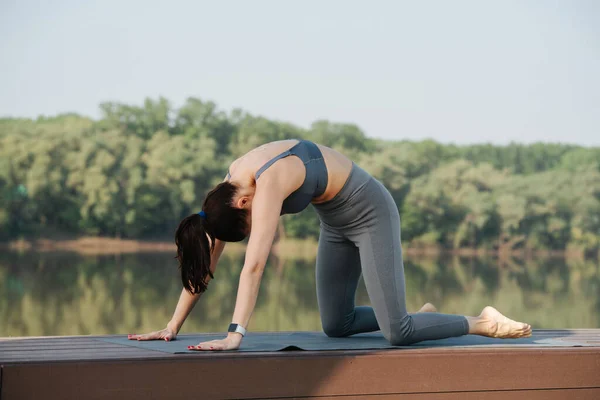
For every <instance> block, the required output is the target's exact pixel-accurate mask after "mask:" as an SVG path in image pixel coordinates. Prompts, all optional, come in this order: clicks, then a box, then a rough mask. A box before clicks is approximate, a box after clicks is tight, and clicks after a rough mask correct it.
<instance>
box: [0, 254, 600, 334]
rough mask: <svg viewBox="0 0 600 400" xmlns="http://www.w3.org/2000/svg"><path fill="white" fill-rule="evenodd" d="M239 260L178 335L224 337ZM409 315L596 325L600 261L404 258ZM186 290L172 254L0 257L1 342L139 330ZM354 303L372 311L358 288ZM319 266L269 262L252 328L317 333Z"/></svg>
mask: <svg viewBox="0 0 600 400" xmlns="http://www.w3.org/2000/svg"><path fill="white" fill-rule="evenodd" d="M242 264H243V255H242V254H238V255H235V254H234V255H228V254H227V253H225V254H224V256H223V257H222V261H221V263H220V265H219V268H218V271H217V274H216V275H215V278H216V279H215V280H214V281H212V282H211V284H210V286H209V290H208V291H207V292H206V293H205V294H204V295H203V296H202V298H201V299H200V301H199V303H198V304H197V306H196V308H195V310H194V311H193V313H192V314H191V316H190V317H189V318H188V321H187V322H186V324H185V325H184V327H183V329H182V332H224V331H225V330H226V328H227V326H228V324H229V322H230V320H231V316H232V313H233V308H234V304H235V296H236V291H237V282H238V278H239V272H240V269H241V266H242ZM405 273H406V285H407V304H408V308H409V310H411V311H414V310H417V309H418V308H419V307H420V306H421V305H422V304H423V303H425V302H432V303H434V304H435V305H436V306H437V307H438V308H439V309H440V311H441V312H446V313H457V314H466V315H476V314H478V313H479V311H480V310H481V309H482V308H483V307H484V306H486V305H488V304H491V305H494V306H496V307H497V308H498V309H499V310H500V311H501V312H503V313H505V314H506V315H508V316H510V317H512V318H514V319H517V320H521V321H525V322H528V323H530V324H531V325H532V326H533V327H534V329H535V328H538V329H542V328H545V329H550V328H552V329H557V328H600V266H599V264H598V261H582V260H569V259H561V258H553V259H537V260H519V259H511V260H503V261H499V260H497V259H493V258H460V257H444V258H422V257H409V258H407V259H406V261H405ZM180 290H181V281H180V279H179V275H178V269H177V264H176V261H175V260H174V259H173V255H172V254H170V253H136V254H126V255H109V256H106V255H103V256H82V255H78V254H76V253H34V252H25V253H14V252H3V253H2V254H0V336H40V335H87V334H124V333H143V332H147V331H150V330H155V329H161V328H163V327H164V326H165V325H166V323H167V322H168V321H169V319H170V317H171V314H172V312H173V310H174V307H175V304H176V302H177V299H178V296H179V292H180ZM356 304H357V305H368V304H369V298H368V295H367V292H366V290H365V287H364V284H363V283H362V282H361V284H360V285H359V289H358V292H357V296H356ZM320 329H321V325H320V319H319V311H318V306H317V299H316V294H315V268H314V260H310V259H276V258H272V259H271V260H270V261H269V264H268V265H267V268H266V270H265V274H264V278H263V282H262V285H261V290H260V294H259V298H258V302H257V305H256V309H255V311H254V314H253V317H252V321H251V325H250V330H252V331H290V330H320Z"/></svg>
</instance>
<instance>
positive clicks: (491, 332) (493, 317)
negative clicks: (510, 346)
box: [469, 306, 531, 339]
mask: <svg viewBox="0 0 600 400" xmlns="http://www.w3.org/2000/svg"><path fill="white" fill-rule="evenodd" d="M472 322H474V324H473V326H472V328H473V329H472V330H473V332H469V333H474V334H476V335H481V336H488V337H493V338H503V339H506V338H513V339H514V338H520V337H529V336H531V326H530V325H529V324H525V323H523V322H517V321H513V320H512V319H509V318H507V317H505V316H504V315H502V314H501V313H500V312H499V311H498V310H496V309H495V308H494V307H490V306H487V307H486V308H484V309H483V311H481V314H480V315H479V317H477V318H474V319H473V320H472ZM470 325H471V324H470ZM469 331H471V329H469Z"/></svg>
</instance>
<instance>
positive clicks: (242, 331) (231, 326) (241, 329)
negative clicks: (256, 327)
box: [227, 324, 246, 336]
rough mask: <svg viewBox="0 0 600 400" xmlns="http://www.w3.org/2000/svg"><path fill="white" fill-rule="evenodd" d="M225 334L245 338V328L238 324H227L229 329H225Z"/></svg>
mask: <svg viewBox="0 0 600 400" xmlns="http://www.w3.org/2000/svg"><path fill="white" fill-rule="evenodd" d="M227 332H235V333H240V334H241V335H242V336H246V328H244V327H243V326H241V325H240V324H229V329H227Z"/></svg>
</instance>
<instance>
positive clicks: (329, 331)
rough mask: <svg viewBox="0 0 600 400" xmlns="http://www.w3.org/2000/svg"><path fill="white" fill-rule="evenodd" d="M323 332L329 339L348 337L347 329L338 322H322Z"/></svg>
mask: <svg viewBox="0 0 600 400" xmlns="http://www.w3.org/2000/svg"><path fill="white" fill-rule="evenodd" d="M321 325H322V326H323V332H324V333H325V334H326V335H327V336H329V337H334V338H335V337H346V336H348V332H347V329H346V328H344V324H342V323H339V322H338V321H322V323H321Z"/></svg>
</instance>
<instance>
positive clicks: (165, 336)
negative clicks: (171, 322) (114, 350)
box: [127, 328, 177, 342]
mask: <svg viewBox="0 0 600 400" xmlns="http://www.w3.org/2000/svg"><path fill="white" fill-rule="evenodd" d="M176 337H177V332H175V331H174V330H172V329H169V328H165V329H162V330H160V331H154V332H150V333H146V334H145V335H135V334H134V335H131V334H130V335H127V339H129V340H164V341H166V342H170V341H171V340H175V338H176Z"/></svg>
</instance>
